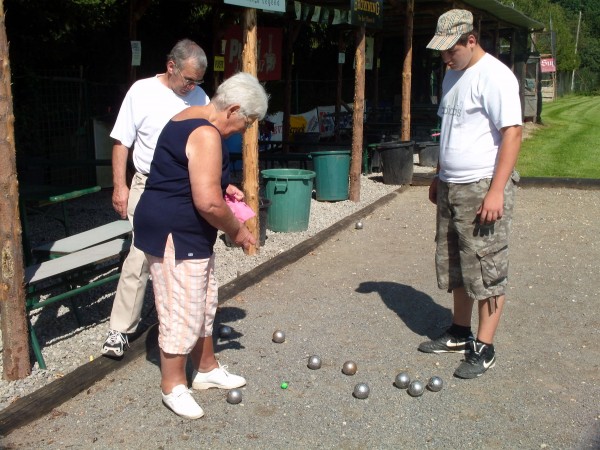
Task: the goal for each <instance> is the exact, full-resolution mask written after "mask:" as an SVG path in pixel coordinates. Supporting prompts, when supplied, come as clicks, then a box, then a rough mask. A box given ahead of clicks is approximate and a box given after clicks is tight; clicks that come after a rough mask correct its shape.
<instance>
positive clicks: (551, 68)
mask: <svg viewBox="0 0 600 450" xmlns="http://www.w3.org/2000/svg"><path fill="white" fill-rule="evenodd" d="M540 67H541V69H542V73H549V72H556V65H555V64H554V58H542V59H540Z"/></svg>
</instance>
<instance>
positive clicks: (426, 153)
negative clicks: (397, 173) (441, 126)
mask: <svg viewBox="0 0 600 450" xmlns="http://www.w3.org/2000/svg"><path fill="white" fill-rule="evenodd" d="M417 147H418V152H419V165H420V166H424V167H436V166H437V163H438V158H439V156H440V143H439V142H434V141H428V142H419V143H417Z"/></svg>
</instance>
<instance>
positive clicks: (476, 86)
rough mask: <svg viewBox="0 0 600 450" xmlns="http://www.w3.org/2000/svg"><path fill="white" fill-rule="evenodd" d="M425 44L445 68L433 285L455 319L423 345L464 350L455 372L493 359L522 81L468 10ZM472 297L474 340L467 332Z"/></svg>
mask: <svg viewBox="0 0 600 450" xmlns="http://www.w3.org/2000/svg"><path fill="white" fill-rule="evenodd" d="M427 48H430V49H433V50H438V51H440V52H441V57H442V60H443V61H444V63H445V64H446V65H447V69H448V71H447V72H446V75H445V77H444V81H443V86H442V90H443V94H442V100H441V103H440V107H439V110H438V115H439V116H440V117H441V120H442V127H441V136H440V157H439V164H438V174H437V175H436V177H435V179H434V180H433V182H432V183H431V186H430V188H429V199H430V200H431V201H432V202H433V203H435V204H437V231H436V242H437V249H436V255H435V260H436V272H437V279H438V286H439V287H440V289H446V290H447V291H448V292H452V294H453V300H454V311H453V320H452V325H451V326H450V328H448V329H447V330H446V331H445V332H444V333H443V334H442V336H440V337H439V338H437V339H434V340H432V341H427V342H423V343H422V344H421V345H419V350H420V351H423V352H426V353H444V352H457V353H465V360H464V361H463V362H462V363H461V364H460V365H459V366H458V368H457V369H456V371H455V372H454V375H455V376H457V377H459V378H475V377H478V376H481V375H482V374H483V373H484V372H485V371H486V370H487V369H489V368H491V367H493V366H494V364H495V362H496V356H495V350H494V345H493V340H494V335H495V333H496V329H497V327H498V323H499V321H500V315H501V313H502V308H503V306H504V302H505V290H506V282H507V275H508V235H509V232H510V227H511V219H512V212H513V206H514V196H515V191H516V183H517V182H518V174H517V173H516V172H515V171H514V167H515V163H516V161H517V156H518V154H519V150H520V146H521V125H522V115H521V103H520V97H519V84H518V81H517V79H516V78H515V76H514V74H513V73H512V72H511V71H510V69H509V68H508V67H506V66H505V65H504V64H503V63H502V62H500V61H498V60H497V59H496V58H494V57H493V56H491V55H489V54H487V53H486V52H485V51H484V50H483V49H482V47H481V46H480V44H479V37H478V33H477V31H476V30H474V29H473V15H472V14H471V12H469V11H466V10H460V9H453V10H451V11H448V12H447V13H445V14H443V15H442V16H440V18H439V20H438V24H437V29H436V33H435V36H434V37H433V39H432V40H431V41H430V42H429V44H428V45H427ZM475 302H477V310H478V314H479V324H478V328H477V338H476V339H475V338H474V336H473V334H472V332H471V315H472V311H473V305H474V303H475Z"/></svg>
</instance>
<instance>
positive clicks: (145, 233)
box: [133, 119, 229, 259]
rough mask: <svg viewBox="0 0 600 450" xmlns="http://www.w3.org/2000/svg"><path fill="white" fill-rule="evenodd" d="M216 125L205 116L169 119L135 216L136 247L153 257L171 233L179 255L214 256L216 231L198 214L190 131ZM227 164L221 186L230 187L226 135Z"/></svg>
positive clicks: (225, 160) (225, 154)
mask: <svg viewBox="0 0 600 450" xmlns="http://www.w3.org/2000/svg"><path fill="white" fill-rule="evenodd" d="M203 126H209V127H212V126H213V125H212V124H211V123H210V122H208V121H207V120H205V119H187V120H181V121H173V120H171V121H169V122H168V123H167V125H165V127H164V128H163V130H162V132H161V133H160V136H159V138H158V142H157V144H156V150H155V152H154V158H153V159H152V164H151V166H150V175H149V176H148V180H147V181H146V188H145V189H144V192H143V193H142V196H141V197H140V201H139V203H138V205H137V207H136V209H135V214H134V217H133V229H134V245H135V247H137V248H138V249H140V250H142V251H143V252H145V253H148V254H150V255H152V256H156V257H163V256H164V251H165V245H166V242H167V237H168V235H169V233H171V234H172V235H173V244H174V245H175V258H176V259H205V258H209V257H210V256H211V255H212V254H213V247H214V244H215V241H216V239H217V229H216V228H215V227H213V226H212V225H211V224H209V223H208V222H207V221H206V220H205V219H204V218H203V217H202V216H201V215H200V213H198V211H197V210H196V208H195V206H194V202H193V200H192V187H191V184H190V174H189V170H188V158H187V156H186V154H185V147H186V145H187V142H188V139H189V137H190V134H192V132H193V131H194V130H196V129H197V128H198V127H203ZM221 147H222V153H223V166H222V174H221V189H222V190H223V194H225V189H226V188H227V186H228V185H229V151H228V150H227V147H226V145H225V144H224V143H223V139H221Z"/></svg>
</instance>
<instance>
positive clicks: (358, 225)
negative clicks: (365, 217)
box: [354, 220, 363, 230]
mask: <svg viewBox="0 0 600 450" xmlns="http://www.w3.org/2000/svg"><path fill="white" fill-rule="evenodd" d="M354 228H356V229H357V230H362V229H363V223H362V221H360V220H359V221H358V222H356V225H354Z"/></svg>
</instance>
